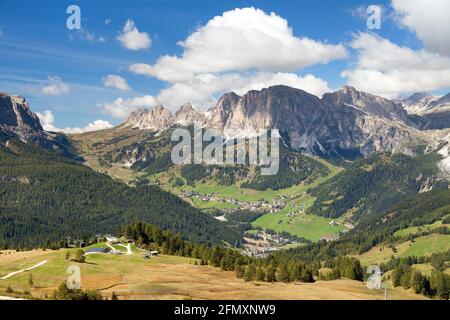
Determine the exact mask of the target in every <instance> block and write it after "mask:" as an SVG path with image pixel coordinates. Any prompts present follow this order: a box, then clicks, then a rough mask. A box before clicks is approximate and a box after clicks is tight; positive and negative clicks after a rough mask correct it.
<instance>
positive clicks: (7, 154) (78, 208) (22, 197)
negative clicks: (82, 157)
mask: <svg viewBox="0 0 450 320" xmlns="http://www.w3.org/2000/svg"><path fill="white" fill-rule="evenodd" d="M135 221H143V222H148V223H152V224H155V225H157V226H159V227H161V228H164V229H169V230H172V231H175V232H177V233H180V234H182V235H183V236H185V237H186V239H189V240H190V241H192V242H204V243H220V242H222V241H226V242H229V243H232V244H235V243H236V241H239V239H240V232H239V230H238V229H235V228H233V227H230V226H229V225H228V224H226V223H221V222H219V221H217V220H215V219H213V218H211V217H209V216H206V215H204V214H202V213H200V212H199V211H198V210H196V209H194V208H192V207H190V206H189V205H188V204H187V203H185V202H184V201H182V200H180V199H179V198H177V197H176V196H173V195H171V194H169V193H166V192H164V191H162V190H160V189H159V188H157V187H154V186H153V187H152V186H140V187H136V188H130V187H128V186H126V185H125V184H123V183H120V182H117V181H115V180H113V179H112V178H110V177H109V176H107V175H104V174H99V173H97V172H95V171H93V170H91V169H89V168H88V167H86V166H83V165H81V164H79V163H77V162H75V161H72V160H69V159H67V158H63V157H60V156H58V155H57V154H55V153H54V152H51V151H47V150H44V149H42V148H40V147H38V146H36V145H33V144H32V143H27V144H25V143H23V142H20V141H13V140H9V141H2V142H0V247H13V248H19V247H37V246H40V245H48V244H50V243H54V242H56V241H59V240H61V239H64V238H65V237H67V236H71V237H82V236H83V235H94V234H96V233H117V232H118V230H119V227H120V226H121V225H123V224H126V223H132V222H135Z"/></svg>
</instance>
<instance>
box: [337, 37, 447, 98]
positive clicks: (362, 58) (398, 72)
mask: <svg viewBox="0 0 450 320" xmlns="http://www.w3.org/2000/svg"><path fill="white" fill-rule="evenodd" d="M351 47H352V48H354V49H355V50H356V51H357V61H356V64H355V67H354V68H353V69H349V70H345V71H344V72H342V76H344V77H346V78H347V79H348V84H349V85H352V86H355V87H356V88H358V89H359V90H363V91H367V92H371V93H374V94H379V95H383V96H385V97H395V96H397V95H399V94H402V93H411V92H417V91H433V90H438V89H443V88H448V87H450V58H449V57H447V56H443V55H440V54H438V53H434V52H430V51H428V50H426V49H421V50H413V49H411V48H408V47H404V46H399V45H397V44H394V43H392V42H391V41H389V40H387V39H384V38H381V37H379V36H377V35H375V34H372V33H359V34H357V35H356V36H355V38H354V39H353V41H352V42H351Z"/></svg>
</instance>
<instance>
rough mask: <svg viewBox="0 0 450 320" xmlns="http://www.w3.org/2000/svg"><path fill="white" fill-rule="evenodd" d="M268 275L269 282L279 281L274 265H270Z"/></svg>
mask: <svg viewBox="0 0 450 320" xmlns="http://www.w3.org/2000/svg"><path fill="white" fill-rule="evenodd" d="M266 277H267V281H268V282H276V281H277V277H276V269H275V267H274V266H273V265H270V266H269V268H267V275H266Z"/></svg>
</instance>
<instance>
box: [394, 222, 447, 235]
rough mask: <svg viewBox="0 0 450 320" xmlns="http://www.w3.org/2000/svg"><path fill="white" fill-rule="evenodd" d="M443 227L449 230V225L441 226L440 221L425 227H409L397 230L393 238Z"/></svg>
mask: <svg viewBox="0 0 450 320" xmlns="http://www.w3.org/2000/svg"><path fill="white" fill-rule="evenodd" d="M443 226H446V227H447V228H449V229H450V224H442V220H439V221H436V222H435V223H432V224H426V225H423V226H420V227H409V228H405V229H401V230H398V231H396V232H395V233H394V236H396V237H406V236H409V235H410V234H416V233H418V232H420V231H432V230H433V229H436V228H439V227H443Z"/></svg>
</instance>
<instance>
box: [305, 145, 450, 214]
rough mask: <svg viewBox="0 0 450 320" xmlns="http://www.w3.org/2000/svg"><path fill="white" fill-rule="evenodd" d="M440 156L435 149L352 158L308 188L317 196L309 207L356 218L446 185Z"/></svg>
mask: <svg viewBox="0 0 450 320" xmlns="http://www.w3.org/2000/svg"><path fill="white" fill-rule="evenodd" d="M441 158H442V157H441V156H440V155H438V154H436V153H429V154H426V155H418V156H415V157H412V156H408V155H404V154H393V155H389V154H383V153H381V154H375V155H373V156H370V157H368V158H365V159H361V160H358V161H355V162H354V163H352V164H351V165H350V166H349V167H348V168H347V170H345V171H343V172H341V173H339V174H338V175H336V176H335V177H333V178H332V179H330V180H329V181H327V182H326V183H324V184H322V185H320V186H318V187H317V188H315V189H313V190H311V191H310V192H311V194H312V195H313V196H314V197H316V198H317V200H316V201H315V203H314V204H313V206H312V207H311V208H310V210H309V211H310V213H312V214H316V215H320V216H326V217H332V218H336V217H339V216H341V215H343V214H346V213H348V214H352V216H353V220H354V221H358V220H360V219H361V218H362V217H363V216H371V215H375V216H376V215H378V214H381V213H383V212H385V210H387V209H388V208H390V207H391V206H393V205H394V204H396V203H398V202H400V201H402V200H403V199H407V198H409V197H411V196H414V195H416V194H418V193H421V192H426V191H430V190H442V189H447V188H448V182H447V181H446V180H445V179H443V178H442V177H441V175H440V173H439V169H438V166H437V163H438V162H439V160H440V159H441Z"/></svg>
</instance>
